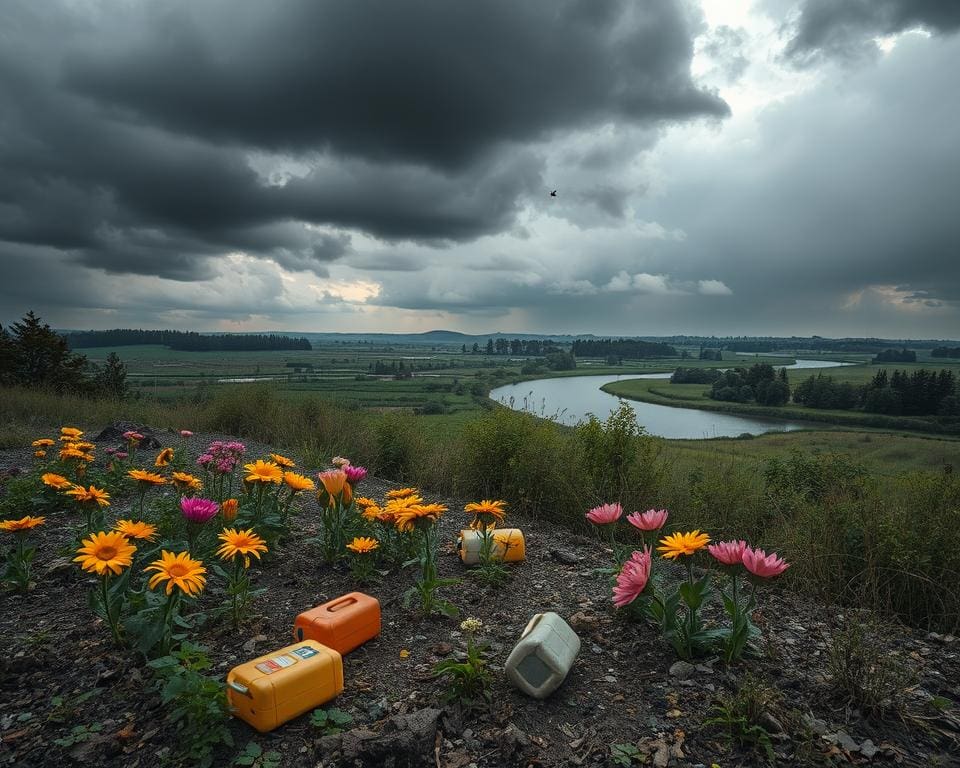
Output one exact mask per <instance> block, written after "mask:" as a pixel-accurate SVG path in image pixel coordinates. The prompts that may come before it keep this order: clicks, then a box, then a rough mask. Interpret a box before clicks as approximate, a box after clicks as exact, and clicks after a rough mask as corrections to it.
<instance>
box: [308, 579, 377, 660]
mask: <svg viewBox="0 0 960 768" xmlns="http://www.w3.org/2000/svg"><path fill="white" fill-rule="evenodd" d="M379 634H380V601H379V600H377V598H375V597H371V596H370V595H365V594H363V592H349V593H348V594H346V595H343V596H342V597H338V598H336V599H335V600H331V601H330V602H329V603H324V604H323V605H319V606H317V607H316V608H311V609H310V610H309V611H304V612H303V613H301V614H300V615H299V616H297V618H296V619H295V620H294V622H293V639H294V640H316V641H317V642H318V643H323V644H324V645H325V646H327V647H328V648H333V649H334V650H335V651H337V652H338V653H343V654H346V653H350V651H352V650H353V649H354V648H357V647H359V646H361V645H363V644H364V643H365V642H367V640H371V639H373V638H374V637H376V636H377V635H379Z"/></svg>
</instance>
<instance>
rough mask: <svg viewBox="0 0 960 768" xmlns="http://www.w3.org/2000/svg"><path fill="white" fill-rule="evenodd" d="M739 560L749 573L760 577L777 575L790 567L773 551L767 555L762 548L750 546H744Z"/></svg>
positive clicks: (766, 577)
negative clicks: (741, 557)
mask: <svg viewBox="0 0 960 768" xmlns="http://www.w3.org/2000/svg"><path fill="white" fill-rule="evenodd" d="M741 562H742V563H743V566H744V568H746V569H747V570H748V571H750V573H752V574H753V575H754V576H759V577H760V578H762V579H769V578H770V577H771V576H779V575H780V574H781V573H783V572H784V571H785V570H787V568H789V567H790V563H786V562H784V561H783V560H781V559H780V558H779V557H778V556H777V554H776V553H775V552H771V553H770V554H769V555H768V554H767V553H766V552H764V551H763V550H762V549H751V548H750V547H744V549H743V559H742V561H741Z"/></svg>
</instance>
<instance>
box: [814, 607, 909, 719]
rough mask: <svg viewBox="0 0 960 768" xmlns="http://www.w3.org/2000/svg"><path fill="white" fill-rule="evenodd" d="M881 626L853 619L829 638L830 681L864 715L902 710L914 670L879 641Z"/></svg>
mask: <svg viewBox="0 0 960 768" xmlns="http://www.w3.org/2000/svg"><path fill="white" fill-rule="evenodd" d="M881 636H882V630H881V628H880V627H878V626H875V625H873V624H872V622H869V621H868V622H866V623H864V622H862V621H860V620H858V619H854V620H853V621H851V622H849V623H848V624H847V626H846V627H845V628H844V629H843V630H841V631H840V632H837V633H835V634H834V635H833V636H832V637H831V638H830V645H829V649H828V653H829V656H828V663H829V670H830V682H831V685H832V686H833V689H834V692H835V693H836V694H837V695H838V697H839V698H840V699H841V700H842V701H843V703H844V704H846V705H848V706H852V707H856V708H857V709H859V710H860V711H861V712H863V714H865V715H866V716H867V717H872V718H875V719H883V718H884V717H887V716H889V715H891V714H902V713H903V708H904V698H905V697H904V693H905V691H906V690H907V688H909V687H910V686H911V685H912V684H913V683H914V680H915V675H914V673H913V672H912V671H911V670H910V668H909V667H908V666H907V665H906V664H905V663H904V661H903V660H902V659H901V658H899V657H898V656H896V655H894V654H891V653H890V652H889V651H887V650H886V649H885V648H884V647H883V644H882V643H881V642H880V640H879V637H881Z"/></svg>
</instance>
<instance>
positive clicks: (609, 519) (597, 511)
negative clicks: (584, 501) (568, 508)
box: [586, 503, 623, 525]
mask: <svg viewBox="0 0 960 768" xmlns="http://www.w3.org/2000/svg"><path fill="white" fill-rule="evenodd" d="M622 514H623V507H621V506H620V504H619V503H614V504H601V505H600V506H599V507H594V508H593V509H591V510H590V511H589V512H587V515H586V517H587V520H589V521H590V522H591V523H593V524H594V525H609V524H610V523H615V522H617V520H619V519H620V516H621V515H622Z"/></svg>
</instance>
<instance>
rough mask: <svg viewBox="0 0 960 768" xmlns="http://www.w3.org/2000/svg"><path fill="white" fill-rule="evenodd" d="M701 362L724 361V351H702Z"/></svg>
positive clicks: (702, 349)
mask: <svg viewBox="0 0 960 768" xmlns="http://www.w3.org/2000/svg"><path fill="white" fill-rule="evenodd" d="M700 359H701V360H723V350H720V349H704V348H701V349H700Z"/></svg>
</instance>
